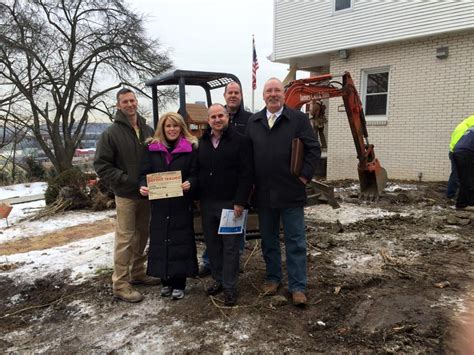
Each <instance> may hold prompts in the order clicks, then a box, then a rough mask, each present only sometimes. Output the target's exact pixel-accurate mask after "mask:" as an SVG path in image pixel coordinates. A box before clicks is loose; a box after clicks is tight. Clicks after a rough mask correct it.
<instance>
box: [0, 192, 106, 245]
mask: <svg viewBox="0 0 474 355" xmlns="http://www.w3.org/2000/svg"><path fill="white" fill-rule="evenodd" d="M36 202H43V205H44V201H36ZM31 203H35V202H31ZM23 205H26V203H24V204H21V206H23ZM17 206H18V205H15V206H14V207H17ZM14 210H15V208H13V210H12V213H13V211H14ZM114 216H115V210H106V211H100V212H93V211H68V212H65V213H61V214H58V215H55V216H52V217H49V218H47V219H44V218H43V219H41V220H37V221H23V222H20V223H17V224H16V225H13V226H10V227H8V228H5V227H2V228H0V243H5V242H7V241H11V240H18V239H22V238H26V237H31V236H39V235H43V234H46V233H51V232H55V231H58V230H61V229H64V228H66V227H72V226H77V225H80V224H85V223H91V222H96V221H100V220H102V219H106V218H111V217H114ZM20 217H24V215H20ZM20 217H19V218H20ZM8 220H9V221H10V218H9V219H8Z"/></svg>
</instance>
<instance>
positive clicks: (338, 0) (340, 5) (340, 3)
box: [334, 0, 352, 12]
mask: <svg viewBox="0 0 474 355" xmlns="http://www.w3.org/2000/svg"><path fill="white" fill-rule="evenodd" d="M350 9H352V0H334V12H338V11H342V10H350Z"/></svg>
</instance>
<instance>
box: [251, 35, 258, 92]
mask: <svg viewBox="0 0 474 355" xmlns="http://www.w3.org/2000/svg"><path fill="white" fill-rule="evenodd" d="M252 44H253V59H252V89H253V90H255V89H256V88H257V69H258V60H257V51H256V50H255V39H254V38H252Z"/></svg>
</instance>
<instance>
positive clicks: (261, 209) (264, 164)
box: [246, 78, 321, 306]
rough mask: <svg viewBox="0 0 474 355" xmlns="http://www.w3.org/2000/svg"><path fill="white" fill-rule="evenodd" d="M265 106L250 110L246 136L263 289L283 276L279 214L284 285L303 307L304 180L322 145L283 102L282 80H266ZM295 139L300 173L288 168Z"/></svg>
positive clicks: (306, 121) (302, 116)
mask: <svg viewBox="0 0 474 355" xmlns="http://www.w3.org/2000/svg"><path fill="white" fill-rule="evenodd" d="M263 99H264V101H265V106H266V107H265V108H264V109H263V110H262V111H260V112H257V113H256V114H254V115H253V116H252V117H251V118H250V120H249V122H248V124H247V130H246V135H247V136H248V137H249V138H250V140H251V141H252V146H253V154H254V171H255V191H256V203H257V211H258V218H259V224H260V234H261V236H262V253H263V257H264V259H265V264H266V278H265V283H264V285H263V292H264V293H265V294H266V295H273V294H275V293H276V292H277V290H278V287H279V286H280V283H281V279H282V271H281V251H280V240H279V230H280V219H281V221H282V224H283V229H284V232H285V247H286V265H287V272H288V289H289V291H290V293H291V294H292V299H293V303H294V304H295V305H297V306H304V305H306V303H307V298H306V295H305V290H306V285H307V275H306V272H307V271H306V236H305V223H304V210H303V207H304V205H305V204H306V184H307V183H308V181H310V180H311V178H312V177H313V174H314V170H315V166H316V163H317V160H318V159H319V157H320V154H321V150H320V147H319V143H318V140H317V138H316V136H315V134H314V131H313V129H312V128H311V125H310V123H309V119H308V117H307V116H306V115H305V114H304V113H302V112H300V111H296V110H293V109H291V108H289V107H287V106H285V105H284V102H285V93H284V88H283V84H282V82H281V81H280V80H278V79H276V78H271V79H269V80H268V81H267V82H266V83H265V86H264V89H263ZM294 138H299V139H300V140H301V141H302V143H303V146H304V158H303V167H302V169H301V173H300V174H299V176H294V175H292V173H291V171H290V160H291V143H292V140H293V139H294Z"/></svg>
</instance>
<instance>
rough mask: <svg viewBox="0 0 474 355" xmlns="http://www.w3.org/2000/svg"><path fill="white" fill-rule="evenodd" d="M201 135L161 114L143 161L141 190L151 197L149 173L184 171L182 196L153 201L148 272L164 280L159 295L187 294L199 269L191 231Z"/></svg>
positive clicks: (176, 116) (176, 118) (172, 116)
mask: <svg viewBox="0 0 474 355" xmlns="http://www.w3.org/2000/svg"><path fill="white" fill-rule="evenodd" d="M196 147H197V139H196V138H195V137H193V136H192V135H191V134H190V133H189V131H188V129H187V127H186V124H185V122H184V120H183V118H182V117H181V116H180V115H179V114H177V113H174V112H168V113H165V114H164V115H163V116H161V117H160V120H159V122H158V127H157V129H156V132H155V135H154V136H153V138H151V140H150V141H149V144H148V146H147V148H146V153H145V155H144V158H143V160H142V164H141V173H140V193H141V194H142V195H143V196H147V195H148V187H147V183H146V175H147V174H152V173H158V172H166V171H181V177H182V181H183V183H182V185H181V187H182V189H183V196H181V197H172V198H164V199H156V200H152V201H151V220H150V248H149V252H148V269H147V274H148V275H150V276H155V277H159V278H161V282H162V285H163V287H162V289H161V296H163V297H169V296H171V297H172V299H174V300H178V299H181V298H183V297H184V289H185V287H186V278H187V277H194V276H196V275H197V272H198V264H197V258H196V243H195V239H194V229H193V197H192V195H193V190H194V188H195V187H196V185H197V156H196Z"/></svg>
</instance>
